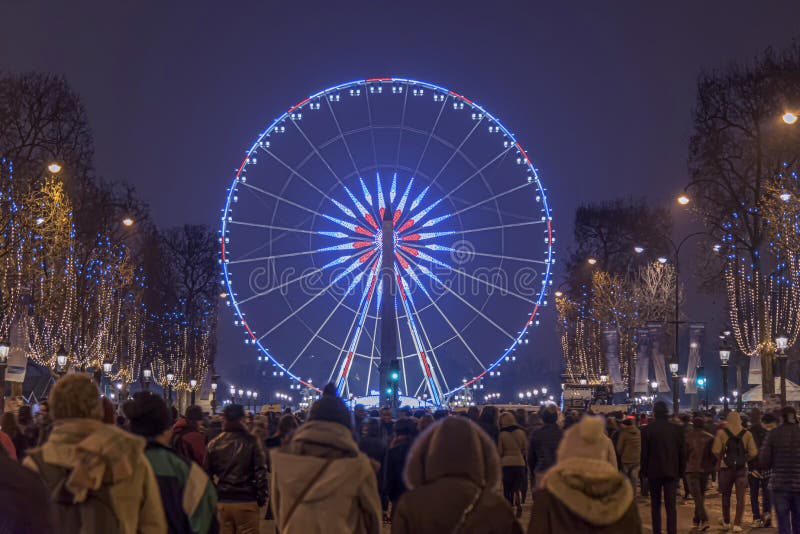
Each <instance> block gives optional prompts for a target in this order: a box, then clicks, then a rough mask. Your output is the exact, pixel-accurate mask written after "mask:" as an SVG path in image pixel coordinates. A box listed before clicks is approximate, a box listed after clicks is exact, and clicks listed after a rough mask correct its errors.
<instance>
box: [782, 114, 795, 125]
mask: <svg viewBox="0 0 800 534" xmlns="http://www.w3.org/2000/svg"><path fill="white" fill-rule="evenodd" d="M781 119H783V122H785V123H786V124H794V123H796V122H797V115H795V114H794V113H792V112H791V111H787V112H786V113H784V114H783V116H782V117H781Z"/></svg>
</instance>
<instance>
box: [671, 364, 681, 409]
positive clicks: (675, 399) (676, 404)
mask: <svg viewBox="0 0 800 534" xmlns="http://www.w3.org/2000/svg"><path fill="white" fill-rule="evenodd" d="M676 352H677V351H676ZM669 372H670V373H672V413H674V414H676V415H677V414H678V413H679V412H680V402H681V400H680V397H679V396H678V362H677V361H672V362H669Z"/></svg>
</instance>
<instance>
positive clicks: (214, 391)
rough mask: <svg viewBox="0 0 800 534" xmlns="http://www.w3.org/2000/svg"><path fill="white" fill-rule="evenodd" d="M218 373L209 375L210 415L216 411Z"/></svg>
mask: <svg viewBox="0 0 800 534" xmlns="http://www.w3.org/2000/svg"><path fill="white" fill-rule="evenodd" d="M218 383H219V375H218V374H214V375H212V376H211V415H214V414H215V413H217V387H218V386H219V384H218Z"/></svg>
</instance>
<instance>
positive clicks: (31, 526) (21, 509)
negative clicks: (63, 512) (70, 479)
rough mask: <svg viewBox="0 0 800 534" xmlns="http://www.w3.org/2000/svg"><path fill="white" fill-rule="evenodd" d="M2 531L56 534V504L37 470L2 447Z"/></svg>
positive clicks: (4, 532) (0, 452) (0, 516)
mask: <svg viewBox="0 0 800 534" xmlns="http://www.w3.org/2000/svg"><path fill="white" fill-rule="evenodd" d="M0 480H2V483H0V532H2V533H3V534H18V533H19V534H22V533H27V534H52V533H55V532H57V530H56V528H55V524H54V523H53V505H52V503H51V501H50V492H49V491H47V488H46V487H45V486H44V484H43V483H42V479H41V478H39V477H38V476H37V475H36V473H33V472H31V470H30V469H26V468H25V467H23V466H21V465H19V462H17V460H16V458H12V457H10V456H9V455H8V453H7V452H6V450H5V449H4V448H2V447H0Z"/></svg>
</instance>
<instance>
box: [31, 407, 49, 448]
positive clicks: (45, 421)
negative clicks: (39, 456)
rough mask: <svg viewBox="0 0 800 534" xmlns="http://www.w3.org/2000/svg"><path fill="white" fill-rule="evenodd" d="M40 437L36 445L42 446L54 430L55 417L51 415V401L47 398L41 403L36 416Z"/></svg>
mask: <svg viewBox="0 0 800 534" xmlns="http://www.w3.org/2000/svg"><path fill="white" fill-rule="evenodd" d="M34 421H35V424H36V433H37V436H38V439H37V441H36V446H37V447H41V446H42V445H43V444H44V443H45V442H46V441H47V439H48V438H49V437H50V432H51V431H52V430H53V417H52V415H50V403H49V402H48V401H46V400H44V401H42V402H40V403H39V412H38V413H37V414H36V417H35V418H34Z"/></svg>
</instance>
